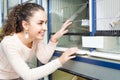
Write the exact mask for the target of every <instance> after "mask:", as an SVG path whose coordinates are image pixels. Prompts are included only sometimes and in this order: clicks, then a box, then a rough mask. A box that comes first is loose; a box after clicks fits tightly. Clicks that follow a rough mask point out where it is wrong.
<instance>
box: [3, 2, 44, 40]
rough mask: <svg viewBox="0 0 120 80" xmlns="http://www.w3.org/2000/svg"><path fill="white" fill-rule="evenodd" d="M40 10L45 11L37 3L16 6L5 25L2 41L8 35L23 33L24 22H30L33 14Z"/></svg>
mask: <svg viewBox="0 0 120 80" xmlns="http://www.w3.org/2000/svg"><path fill="white" fill-rule="evenodd" d="M38 10H43V11H44V8H43V7H42V6H40V5H38V4H36V3H24V4H18V5H17V6H15V7H14V8H13V9H12V10H11V12H10V13H9V14H8V17H7V20H6V21H5V23H4V26H3V29H2V34H1V39H2V38H3V37H4V36H6V35H11V34H13V33H18V32H21V31H23V26H22V21H23V20H25V21H29V18H30V17H31V16H32V15H33V13H34V12H35V11H38Z"/></svg>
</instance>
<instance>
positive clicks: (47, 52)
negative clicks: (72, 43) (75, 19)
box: [37, 20, 72, 63]
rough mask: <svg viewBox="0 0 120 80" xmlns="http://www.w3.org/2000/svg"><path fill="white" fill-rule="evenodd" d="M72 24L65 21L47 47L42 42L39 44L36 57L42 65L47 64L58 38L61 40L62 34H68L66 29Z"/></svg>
mask: <svg viewBox="0 0 120 80" xmlns="http://www.w3.org/2000/svg"><path fill="white" fill-rule="evenodd" d="M71 24H72V22H71V21H70V20H67V21H66V22H65V23H64V24H63V25H62V27H61V29H60V30H59V31H57V32H56V33H55V34H54V35H53V36H52V37H51V39H50V42H49V43H48V45H47V46H45V45H44V44H43V42H39V44H38V50H37V57H38V59H39V60H40V61H41V62H42V63H47V62H48V61H49V60H50V58H51V57H52V55H53V53H54V51H55V47H56V45H57V43H58V40H59V38H61V37H62V36H63V35H64V34H66V33H67V32H68V30H67V28H68V27H69V25H71Z"/></svg>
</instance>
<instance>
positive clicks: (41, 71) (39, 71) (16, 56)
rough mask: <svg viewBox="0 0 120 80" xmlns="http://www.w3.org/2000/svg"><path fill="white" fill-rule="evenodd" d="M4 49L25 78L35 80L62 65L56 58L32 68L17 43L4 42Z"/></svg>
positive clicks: (17, 70) (25, 79) (18, 72)
mask: <svg viewBox="0 0 120 80" xmlns="http://www.w3.org/2000/svg"><path fill="white" fill-rule="evenodd" d="M2 49H3V50H4V52H5V55H6V57H7V59H8V61H9V63H10V66H12V68H13V69H14V71H15V72H16V73H17V74H18V75H19V76H20V77H22V78H23V79H24V80H35V79H40V78H42V77H45V76H47V75H49V74H51V73H52V72H54V71H55V70H56V69H58V68H59V67H61V66H62V65H61V63H60V61H59V59H55V60H53V61H51V62H49V63H48V64H46V65H44V66H41V67H38V68H33V69H30V68H29V66H28V65H27V64H26V62H25V61H24V60H23V59H22V57H21V56H20V51H19V46H18V45H17V46H16V43H10V42H3V43H2Z"/></svg>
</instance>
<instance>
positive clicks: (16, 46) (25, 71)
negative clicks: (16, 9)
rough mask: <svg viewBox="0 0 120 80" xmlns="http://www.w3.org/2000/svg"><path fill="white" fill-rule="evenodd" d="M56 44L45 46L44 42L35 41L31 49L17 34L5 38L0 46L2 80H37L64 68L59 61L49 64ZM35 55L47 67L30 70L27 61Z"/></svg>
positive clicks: (0, 75) (0, 73)
mask: <svg viewBox="0 0 120 80" xmlns="http://www.w3.org/2000/svg"><path fill="white" fill-rule="evenodd" d="M56 44H57V43H52V42H49V43H48V45H46V46H45V45H44V43H43V41H33V46H32V48H31V49H30V48H28V47H26V46H25V45H24V44H23V43H22V42H21V41H20V39H19V38H18V36H17V35H16V34H14V35H13V36H6V37H4V39H3V40H2V41H1V44H0V80H1V79H15V78H19V77H22V78H23V79H24V80H36V79H40V78H42V77H45V76H47V75H49V74H51V73H52V72H54V71H55V70H56V69H58V68H60V67H62V64H61V63H60V61H59V59H55V60H52V61H51V62H48V61H49V59H50V58H51V57H52V55H53V53H54V50H55V47H56ZM35 55H36V56H37V58H38V59H39V60H40V61H41V62H42V63H45V65H43V66H40V67H36V68H32V69H30V67H29V66H28V65H27V61H29V60H30V59H32V58H33V56H35Z"/></svg>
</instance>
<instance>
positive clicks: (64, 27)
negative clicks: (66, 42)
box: [51, 20, 72, 42]
mask: <svg viewBox="0 0 120 80" xmlns="http://www.w3.org/2000/svg"><path fill="white" fill-rule="evenodd" d="M70 24H72V21H70V20H67V21H66V22H65V23H64V24H63V25H62V28H61V29H60V30H59V31H58V32H56V33H55V34H54V35H53V36H52V37H51V41H52V42H57V41H58V40H59V38H61V37H62V36H63V35H64V34H66V33H67V32H68V30H67V28H68V27H69V25H70Z"/></svg>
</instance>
